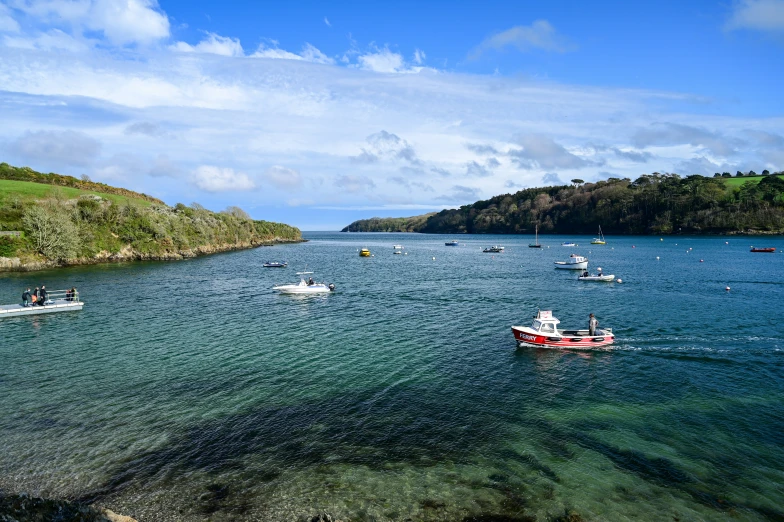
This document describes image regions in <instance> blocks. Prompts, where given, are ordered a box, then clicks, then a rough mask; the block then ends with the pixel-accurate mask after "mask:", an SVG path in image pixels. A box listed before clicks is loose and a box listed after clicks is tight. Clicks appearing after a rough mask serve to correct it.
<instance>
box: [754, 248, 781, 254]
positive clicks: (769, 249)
mask: <svg viewBox="0 0 784 522" xmlns="http://www.w3.org/2000/svg"><path fill="white" fill-rule="evenodd" d="M775 251H776V249H775V248H754V247H751V252H769V253H771V254H772V253H773V252H775Z"/></svg>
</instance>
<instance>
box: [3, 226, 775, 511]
mask: <svg viewBox="0 0 784 522" xmlns="http://www.w3.org/2000/svg"><path fill="white" fill-rule="evenodd" d="M306 237H307V238H309V239H310V240H311V241H310V242H308V243H304V244H297V245H285V246H276V247H272V248H260V249H255V250H248V251H242V252H234V253H228V254H221V255H214V256H209V257H203V258H198V259H194V260H189V261H183V262H174V263H137V264H117V265H101V266H93V267H78V268H69V269H63V270H57V271H50V272H39V273H35V274H11V275H8V274H6V275H3V276H2V277H0V300H2V302H9V303H10V302H13V301H14V300H16V299H17V298H18V296H17V294H21V291H22V287H23V286H26V285H31V286H36V285H39V284H41V283H44V284H46V285H47V287H48V288H53V289H56V288H66V287H70V286H73V285H75V286H77V287H78V288H79V290H80V293H81V296H82V298H83V299H84V301H85V302H86V303H87V304H86V306H85V308H84V310H83V311H82V312H75V313H66V314H52V315H46V316H37V317H26V318H13V319H5V320H3V321H2V322H0V444H2V448H3V450H2V452H0V489H2V490H4V491H6V492H18V491H27V492H30V493H34V494H38V495H46V496H60V497H69V498H78V499H82V500H87V501H95V502H98V503H99V504H101V505H104V506H108V507H110V508H111V509H113V510H115V511H118V512H121V513H124V514H127V515H131V516H134V517H136V518H138V519H139V520H141V521H147V520H206V519H210V520H238V519H239V520H241V519H254V520H292V521H294V520H298V518H299V517H301V516H303V515H311V516H312V515H314V514H316V513H318V512H322V511H327V512H330V513H332V514H333V515H336V516H338V517H341V518H344V519H350V520H352V521H357V520H376V521H386V520H407V519H411V520H450V521H451V520H458V521H459V520H472V519H476V520H492V518H491V516H496V517H501V516H506V517H508V518H506V519H504V520H524V519H525V518H524V517H526V516H528V517H535V519H537V520H548V519H552V518H554V517H556V516H559V515H562V514H564V512H565V511H566V510H574V511H576V512H578V513H579V514H580V515H582V516H583V517H584V519H586V520H651V521H653V520H769V519H770V520H779V519H781V518H782V517H784V508H782V506H784V450H783V449H782V448H784V342H782V333H784V329H782V327H781V324H780V320H781V317H782V315H783V314H782V312H783V311H784V306H783V305H782V303H784V275H782V274H784V270H782V268H784V254H781V253H778V252H777V253H776V254H751V253H749V252H748V248H749V245H751V244H753V245H755V246H773V247H777V248H779V249H781V248H784V239H783V238H743V237H732V238H718V237H701V238H687V237H677V238H676V237H666V238H664V241H660V240H659V238H649V237H646V238H642V237H624V238H618V237H609V238H608V245H606V246H592V245H589V244H588V241H589V238H586V237H579V238H578V237H575V238H566V237H547V236H544V237H541V238H540V240H541V242H542V243H543V244H545V245H546V246H545V248H544V249H542V250H534V249H529V248H527V244H528V243H529V242H530V241H531V239H532V238H530V237H527V236H458V237H456V239H458V240H459V241H460V246H459V247H445V246H444V242H445V241H446V240H449V239H452V237H451V236H431V235H415V234H338V233H310V234H306ZM566 239H574V240H576V241H577V243H578V245H579V246H577V247H569V248H566V247H561V246H560V243H561V242H562V241H564V240H566ZM725 241H728V242H729V244H725ZM398 243H399V244H403V245H404V246H405V247H406V251H407V252H408V255H405V256H401V255H392V245H393V244H398ZM493 244H502V245H504V246H506V251H505V252H504V253H502V254H494V255H493V254H483V253H481V248H482V247H486V246H490V245H493ZM547 246H549V248H548V247H547ZM361 247H368V248H370V249H371V251H372V252H373V253H374V257H371V258H360V257H359V256H358V252H357V251H358V249H359V248H361ZM571 252H576V253H578V254H582V255H586V256H587V257H588V258H589V259H590V261H591V265H590V266H591V269H592V270H594V269H595V268H596V267H597V266H601V267H602V268H603V269H604V272H605V273H614V274H615V275H616V277H620V278H622V279H623V283H621V284H618V283H609V284H608V283H587V282H580V281H577V280H576V274H574V273H572V272H568V271H560V270H554V269H553V261H555V260H560V259H565V258H566V257H568V254H569V253H571ZM657 256H658V257H659V259H658V260H657ZM433 258H435V259H433ZM701 259H702V260H703V262H700V260H701ZM267 260H287V261H288V262H289V268H287V269H264V268H262V267H261V265H262V263H263V262H264V261H267ZM303 268H307V269H311V270H314V271H315V272H316V274H315V277H316V279H317V280H324V281H326V282H333V283H335V284H336V286H337V291H336V292H335V293H333V294H330V295H326V296H316V297H296V296H281V295H277V294H275V293H273V292H272V291H271V290H270V289H271V287H272V286H273V284H275V283H281V282H288V281H292V282H293V281H295V280H296V276H295V275H294V272H296V271H297V270H299V269H303ZM726 286H730V287H731V290H730V291H729V292H727V291H725V287H726ZM537 308H541V309H552V310H553V313H554V315H556V316H557V317H558V318H559V319H560V320H561V322H562V326H564V327H585V326H586V325H587V315H588V313H589V312H593V313H595V314H596V315H597V318H598V319H599V322H600V325H601V327H612V328H613V329H614V331H615V333H616V336H617V342H616V344H615V346H614V349H613V350H612V351H595V352H587V353H586V352H568V351H547V350H535V349H516V347H515V344H514V340H513V337H512V334H511V332H510V326H511V325H513V324H517V325H520V324H522V325H526V324H528V323H530V319H531V317H532V316H533V315H534V314H535V313H536V310H537ZM483 516H484V517H485V518H480V517H483ZM497 520H501V518H497ZM529 520H530V519H529Z"/></svg>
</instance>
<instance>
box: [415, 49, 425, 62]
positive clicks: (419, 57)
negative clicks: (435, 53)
mask: <svg viewBox="0 0 784 522" xmlns="http://www.w3.org/2000/svg"><path fill="white" fill-rule="evenodd" d="M425 58H427V55H426V54H425V51H422V50H420V49H416V50H414V63H415V64H417V65H422V64H423V63H425Z"/></svg>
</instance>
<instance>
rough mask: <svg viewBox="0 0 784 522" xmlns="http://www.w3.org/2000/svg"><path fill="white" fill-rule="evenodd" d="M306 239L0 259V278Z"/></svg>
mask: <svg viewBox="0 0 784 522" xmlns="http://www.w3.org/2000/svg"><path fill="white" fill-rule="evenodd" d="M305 242H307V239H302V238H300V239H283V238H273V239H268V240H261V241H250V242H239V243H224V244H220V245H202V246H198V247H196V248H189V249H184V250H176V251H173V252H164V253H162V254H148V253H145V252H139V251H137V250H134V249H133V248H131V246H130V245H126V246H125V247H124V248H123V249H122V250H120V251H119V252H115V253H111V252H107V251H101V252H99V253H98V254H96V255H95V256H93V257H80V258H76V259H69V260H67V261H51V260H33V261H27V260H26V261H22V259H20V258H18V257H0V274H2V273H11V272H37V271H40V270H51V269H55V268H66V267H71V266H85V265H98V264H103V263H127V262H133V261H182V260H184V259H193V258H196V257H202V256H208V255H212V254H220V253H224V252H234V251H237V250H249V249H251V248H259V247H265V246H275V245H281V244H290V243H305Z"/></svg>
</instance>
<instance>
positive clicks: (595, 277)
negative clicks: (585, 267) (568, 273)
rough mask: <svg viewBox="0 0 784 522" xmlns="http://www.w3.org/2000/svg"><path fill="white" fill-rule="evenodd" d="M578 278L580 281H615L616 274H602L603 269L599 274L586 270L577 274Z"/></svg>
mask: <svg viewBox="0 0 784 522" xmlns="http://www.w3.org/2000/svg"><path fill="white" fill-rule="evenodd" d="M577 279H578V280H579V281H600V282H603V283H611V282H613V281H615V276H614V275H613V274H607V275H605V274H602V272H601V271H599V273H598V274H589V273H588V272H584V273H582V274H580V275H579V276H577Z"/></svg>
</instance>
